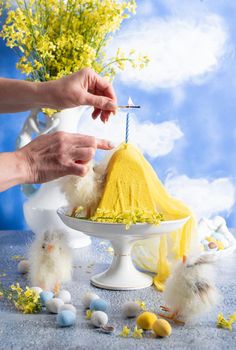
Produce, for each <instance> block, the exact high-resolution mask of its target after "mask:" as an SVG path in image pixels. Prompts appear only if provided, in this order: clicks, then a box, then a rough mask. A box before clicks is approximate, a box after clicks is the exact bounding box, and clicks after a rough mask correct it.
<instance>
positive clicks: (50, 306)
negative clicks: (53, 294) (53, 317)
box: [46, 298, 64, 314]
mask: <svg viewBox="0 0 236 350" xmlns="http://www.w3.org/2000/svg"><path fill="white" fill-rule="evenodd" d="M63 304H64V301H63V300H61V299H59V298H53V299H51V300H49V301H48V302H47V303H46V308H47V310H48V311H49V312H51V313H52V314H57V313H58V312H59V308H60V306H62V305H63Z"/></svg>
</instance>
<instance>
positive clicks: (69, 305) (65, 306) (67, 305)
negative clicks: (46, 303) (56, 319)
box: [58, 304, 76, 314]
mask: <svg viewBox="0 0 236 350" xmlns="http://www.w3.org/2000/svg"><path fill="white" fill-rule="evenodd" d="M64 310H70V311H71V312H74V313H75V314H76V308H75V307H74V305H72V304H64V305H61V306H60V307H59V310H58V313H59V312H61V311H64Z"/></svg>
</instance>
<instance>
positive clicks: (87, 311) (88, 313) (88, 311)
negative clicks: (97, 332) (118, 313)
mask: <svg viewBox="0 0 236 350" xmlns="http://www.w3.org/2000/svg"><path fill="white" fill-rule="evenodd" d="M92 314H93V312H92V311H91V310H86V316H85V318H86V320H90V319H91V317H92Z"/></svg>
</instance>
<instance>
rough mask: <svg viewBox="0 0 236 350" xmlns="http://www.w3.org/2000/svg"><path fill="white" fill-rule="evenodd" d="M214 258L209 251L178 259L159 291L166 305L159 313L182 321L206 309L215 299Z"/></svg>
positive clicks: (192, 317) (216, 299) (190, 318)
mask: <svg viewBox="0 0 236 350" xmlns="http://www.w3.org/2000/svg"><path fill="white" fill-rule="evenodd" d="M214 262H215V258H214V257H213V256H211V255H210V254H204V255H201V256H200V257H197V258H195V257H189V258H187V259H184V261H183V262H179V263H178V264H177V266H176V268H175V270H174V271H173V273H172V275H171V277H170V278H169V279H168V280H167V283H166V288H165V291H164V294H163V297H164V301H165V303H166V306H162V307H161V309H162V310H163V311H166V312H168V313H169V314H159V315H160V316H161V317H165V318H167V319H172V320H173V321H174V322H176V323H180V324H184V323H185V322H186V321H190V320H193V319H194V318H195V317H196V316H199V315H201V314H204V313H206V312H209V311H210V310H211V309H212V308H214V307H215V306H216V304H217V302H218V301H219V293H218V290H217V288H216V286H215V283H214V279H215V278H214Z"/></svg>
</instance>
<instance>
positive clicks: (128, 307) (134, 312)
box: [122, 301, 142, 317]
mask: <svg viewBox="0 0 236 350" xmlns="http://www.w3.org/2000/svg"><path fill="white" fill-rule="evenodd" d="M141 310H142V309H141V307H140V306H139V305H138V304H137V303H135V301H127V302H126V303H124V304H123V305H122V313H123V315H124V316H125V317H137V316H138V314H139V313H140V311H141Z"/></svg>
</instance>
